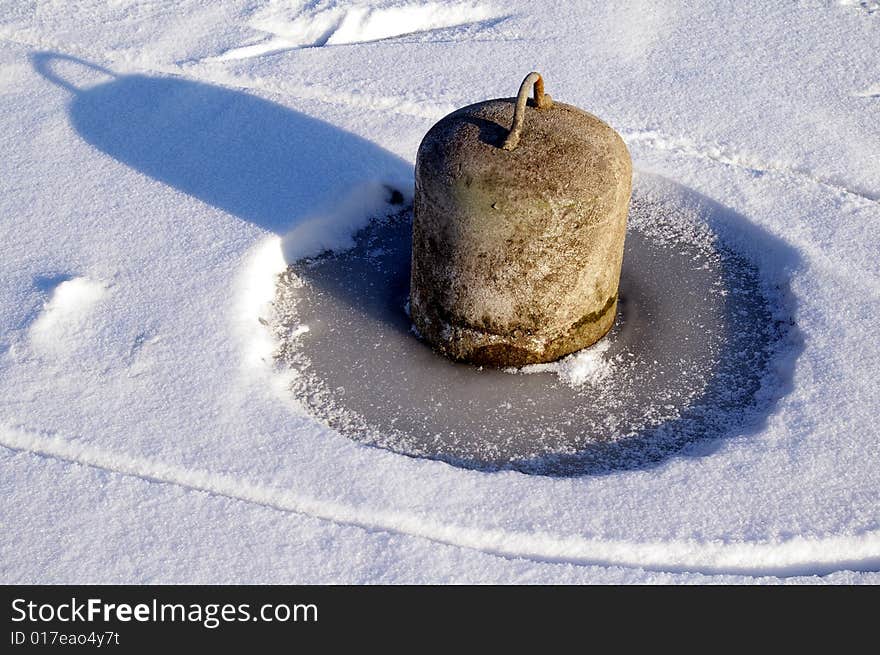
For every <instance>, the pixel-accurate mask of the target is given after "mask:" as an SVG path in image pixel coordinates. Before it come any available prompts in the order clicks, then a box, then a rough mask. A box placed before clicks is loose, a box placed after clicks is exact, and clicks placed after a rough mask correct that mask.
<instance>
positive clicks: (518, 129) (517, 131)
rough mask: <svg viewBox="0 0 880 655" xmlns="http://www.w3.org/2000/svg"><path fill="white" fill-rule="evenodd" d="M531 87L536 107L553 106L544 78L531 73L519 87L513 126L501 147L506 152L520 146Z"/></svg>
mask: <svg viewBox="0 0 880 655" xmlns="http://www.w3.org/2000/svg"><path fill="white" fill-rule="evenodd" d="M529 86H532V89H533V95H534V96H535V106H536V107H537V108H538V109H547V108H549V107H552V106H553V99H552V98H551V97H550V96H549V95H548V94H546V93H544V78H543V77H541V74H540V73H535V72H532V73H529V74H528V75H526V78H525V79H524V80H523V81H522V84H520V86H519V93H518V94H517V96H516V107H515V108H514V110H513V125H512V126H511V128H510V132H509V133H508V135H507V138H506V139H505V140H504V145H502V146H501V147H502V148H504V149H505V150H513V149H514V148H516V146H517V145H518V144H519V138H520V135H521V133H522V127H523V120H524V119H525V113H526V102H527V101H528V99H529Z"/></svg>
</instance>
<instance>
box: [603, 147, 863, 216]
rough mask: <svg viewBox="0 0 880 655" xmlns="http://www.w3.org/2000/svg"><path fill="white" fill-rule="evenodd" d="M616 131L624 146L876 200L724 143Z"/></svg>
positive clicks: (858, 189) (844, 183) (840, 183)
mask: <svg viewBox="0 0 880 655" xmlns="http://www.w3.org/2000/svg"><path fill="white" fill-rule="evenodd" d="M620 134H621V136H622V137H623V140H624V141H626V143H627V144H628V145H629V144H633V143H638V144H640V145H644V146H647V147H649V148H653V149H655V150H663V151H666V152H672V153H674V154H679V155H685V156H689V157H697V158H700V159H710V160H712V161H716V162H719V163H721V164H727V165H728V166H733V167H735V168H740V169H743V170H747V171H751V172H753V173H779V174H782V175H789V176H791V177H795V178H800V179H801V180H803V181H805V182H808V183H811V184H818V185H821V186H825V187H829V188H831V189H833V190H835V191H839V192H842V193H845V194H848V195H852V196H856V197H858V198H861V199H862V200H867V201H869V202H878V201H880V192H876V191H872V190H870V189H864V188H861V187H859V186H856V185H854V184H852V183H849V182H847V181H845V180H840V179H837V178H834V177H826V176H822V175H817V174H816V173H814V172H813V171H811V170H810V169H808V168H802V167H798V166H787V165H785V164H781V163H769V162H764V161H761V160H760V159H759V158H758V157H755V156H753V155H749V154H746V153H743V152H738V151H736V150H734V149H733V148H730V147H727V146H722V145H717V144H712V143H700V142H698V141H695V140H693V139H690V138H687V137H674V136H670V135H668V134H663V133H662V132H658V131H656V130H632V131H625V130H621V132H620Z"/></svg>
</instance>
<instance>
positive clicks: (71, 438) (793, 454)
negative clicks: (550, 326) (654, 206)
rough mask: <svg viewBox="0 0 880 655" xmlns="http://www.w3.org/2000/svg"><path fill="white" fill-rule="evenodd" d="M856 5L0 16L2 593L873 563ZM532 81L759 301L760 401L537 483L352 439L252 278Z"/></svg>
mask: <svg viewBox="0 0 880 655" xmlns="http://www.w3.org/2000/svg"><path fill="white" fill-rule="evenodd" d="M875 5H876V3H872V2H823V3H805V4H799V5H790V4H784V5H782V4H781V5H773V6H771V5H768V4H767V3H761V2H744V3H737V5H736V7H733V6H730V5H729V4H728V3H720V2H719V3H715V2H708V1H705V2H684V1H683V2H677V3H642V4H637V3H632V4H631V3H626V4H625V5H624V4H620V5H619V4H618V3H602V2H593V3H549V2H548V3H543V4H540V5H537V4H536V3H527V2H524V1H520V0H515V1H513V2H508V3H503V4H502V3H490V2H456V1H454V2H433V1H431V2H429V1H420V0H409V1H405V0H398V1H395V2H377V3H364V2H342V1H330V2H318V3H304V2H303V3H296V2H286V3H281V2H277V3H276V2H257V1H255V0H235V1H233V2H228V3H211V2H207V0H183V1H178V2H174V3H170V2H165V1H157V2H152V3H138V2H127V1H125V0H123V1H120V2H115V3H111V4H105V3H99V2H91V1H87V2H82V3H76V5H74V4H69V5H63V6H60V5H56V4H54V3H48V2H46V3H44V2H36V3H15V2H8V3H5V4H4V5H3V7H2V9H0V71H2V73H0V97H2V100H0V143H2V151H3V153H4V157H3V159H2V160H0V176H2V179H3V180H4V188H3V193H2V195H0V215H2V216H3V220H2V221H0V234H2V237H0V248H2V250H0V270H2V274H0V308H2V311H0V388H2V389H3V394H2V398H0V467H2V473H0V494H2V496H0V497H2V498H3V502H2V503H0V528H2V529H0V576H2V580H3V582H101V581H106V582H224V581H230V582H231V581H235V582H410V581H412V582H450V581H455V582H463V581H478V582H575V583H581V582H682V583H703V582H762V583H774V582H785V581H788V582H791V581H795V582H832V583H835V582H836V583H849V582H873V583H876V582H880V577H878V573H877V571H878V570H880V467H878V466H877V462H878V456H880V446H878V439H877V429H876V415H877V412H878V409H880V389H878V387H877V385H876V384H874V380H875V378H876V371H877V370H880V341H878V340H877V338H876V334H877V332H878V328H880V325H878V316H880V262H878V259H877V252H878V247H880V243H878V241H880V237H878V234H877V230H876V229H875V226H876V225H877V223H878V219H880V203H878V199H880V159H878V153H880V126H878V123H877V121H876V115H877V109H878V105H877V103H878V102H880V99H878V95H877V84H878V81H880V60H878V58H877V56H876V53H877V51H878V49H880V11H877V7H876V6H875ZM530 70H539V71H541V72H542V74H543V75H544V77H545V80H546V84H547V91H548V92H549V93H551V94H552V95H553V97H554V98H556V99H558V100H560V101H563V102H569V103H571V104H575V105H577V106H580V107H583V108H585V109H587V110H588V111H591V112H593V113H595V114H597V115H599V116H600V117H602V118H603V119H605V120H607V121H608V122H609V123H610V124H611V125H612V126H614V127H615V128H616V129H618V130H619V131H620V133H621V134H622V136H623V137H624V139H625V140H626V142H627V144H628V146H629V147H630V151H631V154H632V156H633V161H634V164H635V167H636V169H637V170H638V171H639V172H640V175H639V176H638V177H637V183H640V184H646V183H647V180H648V179H649V176H648V174H650V176H660V177H662V178H666V179H668V180H671V181H672V182H673V183H674V185H677V187H678V188H681V189H683V190H684V191H683V193H684V195H686V196H687V197H692V198H697V197H700V198H705V199H707V200H708V201H710V202H712V203H715V204H716V205H717V207H718V211H714V212H712V213H711V214H710V218H709V219H708V220H709V221H710V223H711V224H710V226H709V227H710V228H711V229H712V230H713V231H714V232H715V233H717V234H718V235H720V237H722V238H723V239H724V241H725V243H728V244H731V245H732V246H734V247H736V248H737V249H738V251H740V252H742V253H745V254H747V255H748V256H749V258H750V260H751V261H753V262H754V263H755V264H756V266H757V267H758V268H759V270H760V271H761V276H762V279H763V282H764V284H765V286H766V287H767V288H768V289H770V290H773V289H775V290H776V293H777V296H778V302H779V304H780V306H779V311H780V315H790V316H793V317H794V322H795V325H794V326H793V328H792V330H793V331H792V335H793V341H792V342H791V343H790V344H789V350H788V351H787V355H786V356H785V357H780V358H778V359H776V360H775V362H776V366H777V367H778V370H777V371H776V374H775V377H776V378H777V380H778V383H774V385H775V386H774V388H772V389H770V388H768V389H767V390H766V392H767V393H768V394H769V393H773V394H776V395H778V396H779V398H778V400H777V401H776V402H775V404H773V405H772V411H770V412H769V413H768V414H767V415H766V416H763V417H760V419H759V420H755V421H752V422H750V423H748V424H747V425H745V426H744V427H742V428H741V429H738V430H737V431H736V432H735V433H733V434H729V435H726V436H725V437H724V438H722V439H716V440H710V441H702V442H698V443H696V444H694V445H693V446H692V447H688V448H686V449H685V450H684V451H683V452H681V453H680V454H678V455H676V456H673V457H667V458H665V459H661V460H659V461H656V462H653V463H651V464H650V465H646V466H644V467H641V468H633V469H627V470H621V471H617V472H612V473H606V474H603V475H586V476H581V477H547V476H530V475H525V474H523V473H517V472H514V471H499V472H496V473H485V472H480V471H474V470H466V469H462V468H457V467H455V466H451V465H449V464H446V463H443V462H438V461H432V460H422V459H418V458H411V457H404V456H401V455H398V454H395V453H393V452H390V451H388V450H384V449H382V448H378V447H371V446H367V445H364V444H362V443H357V442H355V441H353V440H351V439H348V438H346V437H344V436H342V435H340V434H338V433H336V432H334V431H332V430H330V429H328V428H325V427H323V426H321V425H320V424H319V423H318V422H317V421H315V420H314V419H313V418H311V417H310V416H309V415H308V413H307V412H306V411H305V409H304V408H303V407H301V406H299V405H298V404H297V403H295V402H294V401H293V400H292V398H291V397H290V395H289V394H287V393H286V388H287V385H288V383H289V378H286V377H285V376H290V375H292V373H291V372H290V371H288V370H284V369H283V368H278V367H276V366H275V365H274V363H273V360H272V352H273V349H274V347H275V344H274V343H273V341H272V336H271V334H270V333H269V331H268V330H267V329H266V326H265V325H264V323H265V322H268V319H269V318H271V317H270V315H269V313H270V312H271V311H272V310H271V304H270V303H271V299H272V296H273V293H274V287H275V277H274V276H275V275H276V274H277V273H278V272H280V271H281V270H283V269H284V267H285V265H286V264H287V263H289V262H290V261H291V258H298V257H304V256H308V255H310V254H315V253H317V252H319V251H320V250H321V249H325V248H344V247H346V245H347V244H350V243H351V238H352V234H353V232H354V231H355V230H357V229H358V228H359V227H362V226H363V225H365V224H366V221H367V220H369V218H370V214H372V213H376V212H379V213H381V211H383V206H384V204H385V203H386V202H387V196H386V195H385V194H386V192H387V190H386V189H385V185H386V184H390V185H392V186H394V185H398V186H400V185H402V186H404V187H405V189H404V190H406V188H408V187H407V183H408V182H410V181H411V178H410V176H411V167H412V162H413V158H414V156H415V152H416V149H417V147H418V143H419V140H420V138H421V136H422V135H423V134H424V133H425V131H426V130H427V129H428V128H429V127H430V125H431V124H432V123H433V122H434V121H436V120H437V119H439V118H440V117H441V116H442V115H444V113H446V112H448V111H450V110H451V109H454V108H456V107H459V106H463V105H465V104H468V103H470V102H475V101H478V100H481V99H485V98H490V97H498V96H510V95H512V94H513V93H514V91H515V89H516V88H517V87H518V84H519V82H520V80H521V79H522V77H523V76H524V75H525V74H526V73H527V72H528V71H530ZM639 180H641V182H639ZM359 209H361V210H362V211H358V210H359ZM261 319H262V320H261ZM307 327H308V326H306V325H303V326H301V328H300V329H301V331H300V334H301V335H302V337H303V338H307V337H308V334H309V333H307V332H306V328H307ZM597 353H600V351H598V350H595V349H594V350H590V351H587V352H586V353H583V354H581V355H577V356H575V357H574V358H573V359H572V360H570V361H571V362H572V364H571V367H572V368H571V369H570V372H571V375H572V376H573V377H572V378H571V379H573V380H577V379H581V378H584V379H587V380H588V379H590V378H589V376H593V375H596V374H598V373H597V369H596V367H597V366H598V364H597V362H596V360H595V355H596V354H597ZM588 356H589V357H591V358H593V359H584V358H587V357H588ZM574 362H579V363H578V364H577V365H576V366H575V364H574ZM568 365H569V364H560V365H559V366H568ZM608 375H612V376H613V375H614V370H613V369H612V370H611V371H609V372H608ZM584 376H587V377H584ZM817 576H825V577H817Z"/></svg>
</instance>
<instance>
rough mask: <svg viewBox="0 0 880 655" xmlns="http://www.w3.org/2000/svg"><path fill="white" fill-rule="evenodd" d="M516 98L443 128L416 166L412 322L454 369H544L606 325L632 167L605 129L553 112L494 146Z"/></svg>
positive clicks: (562, 108)
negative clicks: (457, 363) (508, 142)
mask: <svg viewBox="0 0 880 655" xmlns="http://www.w3.org/2000/svg"><path fill="white" fill-rule="evenodd" d="M514 103H515V99H514V98H505V99H498V100H489V101H487V102H482V103H478V104H475V105H470V106H468V107H464V108H462V109H459V110H458V111H455V112H453V113H452V114H450V115H448V116H446V117H445V118H443V119H441V120H440V121H439V122H438V123H437V124H436V125H434V127H432V128H431V129H430V130H429V132H428V134H427V135H426V136H425V138H424V140H423V141H422V143H421V145H420V147H419V151H418V157H417V160H416V171H415V178H416V189H415V213H414V222H413V263H412V275H411V299H410V302H411V314H412V319H413V322H414V323H415V326H416V328H417V329H418V330H419V332H420V333H421V335H422V336H423V337H424V338H425V339H426V340H427V341H428V342H429V343H430V344H431V345H432V346H434V347H435V348H436V349H437V350H439V351H440V352H442V353H443V354H445V355H447V356H448V357H451V358H452V359H456V360H462V361H469V362H473V363H476V364H483V365H489V366H522V365H525V364H531V363H537V362H547V361H552V360H554V359H557V358H559V357H561V356H563V355H566V354H568V353H570V352H573V351H575V350H579V349H581V348H584V347H586V346H589V345H590V344H592V343H594V342H596V341H597V340H599V339H600V338H601V337H602V336H603V335H604V334H605V333H606V332H607V331H608V330H609V329H610V328H611V325H612V324H613V322H614V317H615V313H616V306H617V286H618V281H619V278H620V268H621V263H622V258H623V242H624V236H625V233H626V217H627V210H628V206H629V199H630V192H631V189H632V163H631V160H630V156H629V152H628V151H627V149H626V145H625V144H624V142H623V140H622V139H621V138H620V136H619V135H618V134H617V133H616V132H615V131H614V130H613V129H612V128H611V127H609V126H608V125H607V124H606V123H604V122H602V121H601V120H599V119H598V118H596V117H595V116H593V115H591V114H588V113H586V112H584V111H582V110H580V109H578V108H576V107H572V106H570V105H565V104H563V103H559V102H555V101H554V103H553V105H552V106H551V107H550V108H547V109H543V108H542V109H539V108H536V107H535V106H534V104H533V103H532V101H530V105H529V106H527V107H526V114H525V121H524V127H523V131H522V137H521V140H520V142H519V144H518V145H517V147H516V148H515V149H514V150H503V149H502V148H501V144H502V143H503V141H504V139H505V137H506V136H507V132H508V129H509V127H510V125H511V123H512V119H513V110H514Z"/></svg>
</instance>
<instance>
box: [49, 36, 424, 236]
mask: <svg viewBox="0 0 880 655" xmlns="http://www.w3.org/2000/svg"><path fill="white" fill-rule="evenodd" d="M32 62H33V66H34V68H35V70H36V71H37V72H39V73H40V74H41V75H42V76H43V77H44V78H46V79H47V80H49V81H51V82H53V83H54V84H56V85H58V86H61V87H62V88H64V89H66V90H68V91H70V92H71V93H72V96H73V97H72V99H71V101H70V105H69V113H70V121H71V124H72V125H73V127H74V128H75V129H76V131H77V132H78V133H79V135H80V136H81V137H82V138H83V139H84V140H85V141H86V142H88V143H89V144H91V145H92V146H94V147H95V148H97V149H99V150H101V151H102V152H105V153H107V154H108V155H110V156H111V157H113V158H114V159H116V160H118V161H120V162H122V163H124V164H126V165H127V166H130V167H131V168H133V169H135V170H137V171H140V172H142V173H144V174H146V175H149V176H150V177H152V178H154V179H156V180H159V181H161V182H164V183H166V184H168V185H170V186H172V187H174V188H176V189H179V190H180V191H183V192H185V193H188V194H190V195H192V196H194V197H196V198H198V199H200V200H202V201H204V202H206V203H208V204H210V205H213V206H214V207H217V208H219V209H222V210H223V211H226V212H228V213H230V214H233V215H234V216H237V217H239V218H241V219H243V220H246V221H248V222H250V223H253V224H254V225H257V226H259V227H261V228H264V229H266V230H270V231H272V232H275V233H276V234H279V235H283V234H285V233H286V232H288V231H289V230H290V229H291V228H292V227H294V226H295V225H296V224H297V223H298V222H299V221H301V220H302V219H303V218H305V217H307V216H308V215H309V213H310V212H311V211H313V210H314V209H313V208H315V207H321V206H327V205H328V204H330V203H331V202H332V200H334V199H335V198H338V197H339V195H340V194H343V193H345V192H346V191H347V190H348V189H349V188H352V187H354V186H356V185H358V184H363V183H364V182H365V181H369V180H375V181H389V182H394V181H397V180H407V179H409V178H410V177H411V175H412V166H411V164H410V163H408V162H407V161H405V160H403V159H402V158H400V157H398V156H397V155H395V154H393V153H391V152H388V151H387V150H385V149H383V148H381V147H379V146H378V145H376V144H375V143H372V142H370V141H368V140H366V139H363V138H361V137H359V136H357V135H355V134H352V133H350V132H347V131H345V130H343V129H340V128H338V127H336V126H334V125H331V124H330V123H326V122H324V121H322V120H319V119H316V118H312V117H310V116H307V115H305V114H302V113H300V112H297V111H293V110H291V109H288V108H287V107H283V106H282V105H279V104H276V103H273V102H269V101H268V100H264V99H262V98H258V97H257V96H254V95H252V94H250V93H245V92H242V91H236V90H231V89H228V88H224V87H219V86H214V85H211V84H204V83H201V82H194V81H190V80H185V79H181V78H175V77H151V76H145V75H122V76H117V75H115V74H114V73H112V72H111V71H108V70H106V69H103V68H101V67H99V66H95V65H93V64H90V63H88V62H85V61H83V60H80V59H76V58H74V57H69V56H66V55H59V54H55V53H50V52H40V53H35V54H33V55H32ZM58 62H67V63H69V64H70V63H72V64H75V65H79V66H83V67H85V68H89V69H92V70H95V71H99V72H100V73H102V74H103V75H104V76H105V77H109V78H110V79H109V80H107V81H104V82H101V83H99V84H96V85H95V86H91V87H88V88H78V87H76V86H75V85H73V84H71V83H70V82H69V81H67V80H65V79H63V78H62V77H61V76H60V75H59V74H57V73H56V72H55V71H54V70H53V66H54V64H56V63H58Z"/></svg>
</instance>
